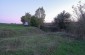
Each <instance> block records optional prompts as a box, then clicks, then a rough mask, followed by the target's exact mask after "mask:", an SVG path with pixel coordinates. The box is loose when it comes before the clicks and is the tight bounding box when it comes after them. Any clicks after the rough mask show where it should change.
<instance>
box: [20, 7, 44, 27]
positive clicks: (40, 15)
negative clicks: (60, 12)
mask: <svg viewBox="0 0 85 55" xmlns="http://www.w3.org/2000/svg"><path fill="white" fill-rule="evenodd" d="M44 19H45V11H44V9H43V7H42V8H38V9H37V10H36V12H35V15H34V16H32V15H31V14H29V13H26V14H25V16H22V17H21V22H22V23H23V25H25V22H27V23H28V25H29V26H35V27H39V28H40V26H41V25H42V24H43V23H44Z"/></svg>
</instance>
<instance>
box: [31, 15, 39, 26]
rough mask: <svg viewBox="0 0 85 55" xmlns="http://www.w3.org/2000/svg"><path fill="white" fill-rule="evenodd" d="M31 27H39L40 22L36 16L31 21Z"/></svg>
mask: <svg viewBox="0 0 85 55" xmlns="http://www.w3.org/2000/svg"><path fill="white" fill-rule="evenodd" d="M30 25H31V26H35V27H38V26H39V20H38V18H37V17H35V16H32V17H31V21H30Z"/></svg>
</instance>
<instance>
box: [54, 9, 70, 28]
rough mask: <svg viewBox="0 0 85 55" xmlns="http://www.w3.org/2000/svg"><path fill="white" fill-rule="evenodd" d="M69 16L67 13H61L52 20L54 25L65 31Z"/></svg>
mask: <svg viewBox="0 0 85 55" xmlns="http://www.w3.org/2000/svg"><path fill="white" fill-rule="evenodd" d="M69 18H70V14H69V13H68V12H65V11H63V12H61V13H60V14H58V16H57V17H56V18H55V19H54V23H55V25H57V26H58V27H59V28H60V29H66V23H68V22H69Z"/></svg>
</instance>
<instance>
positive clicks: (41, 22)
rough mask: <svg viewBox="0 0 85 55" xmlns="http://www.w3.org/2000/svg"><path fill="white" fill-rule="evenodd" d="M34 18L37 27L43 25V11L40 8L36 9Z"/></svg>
mask: <svg viewBox="0 0 85 55" xmlns="http://www.w3.org/2000/svg"><path fill="white" fill-rule="evenodd" d="M35 17H37V18H38V20H39V27H40V26H41V25H42V24H43V22H44V19H45V10H44V9H43V7H42V8H38V9H37V10H36V12H35Z"/></svg>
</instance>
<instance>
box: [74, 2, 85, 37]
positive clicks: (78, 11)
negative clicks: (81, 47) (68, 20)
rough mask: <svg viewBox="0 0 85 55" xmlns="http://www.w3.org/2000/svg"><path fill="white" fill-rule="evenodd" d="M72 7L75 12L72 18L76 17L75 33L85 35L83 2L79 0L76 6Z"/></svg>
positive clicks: (84, 8) (84, 7)
mask: <svg viewBox="0 0 85 55" xmlns="http://www.w3.org/2000/svg"><path fill="white" fill-rule="evenodd" d="M72 8H73V10H74V14H75V16H74V18H77V19H78V21H77V25H76V26H77V27H76V29H75V30H76V31H75V33H76V34H77V35H78V36H80V38H82V36H85V4H82V3H81V1H79V3H78V4H77V6H73V7H72Z"/></svg>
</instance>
